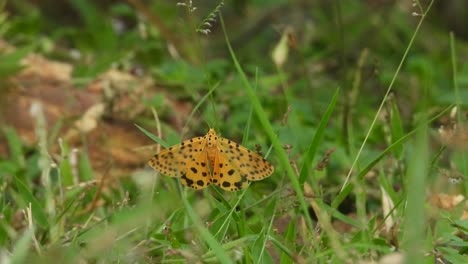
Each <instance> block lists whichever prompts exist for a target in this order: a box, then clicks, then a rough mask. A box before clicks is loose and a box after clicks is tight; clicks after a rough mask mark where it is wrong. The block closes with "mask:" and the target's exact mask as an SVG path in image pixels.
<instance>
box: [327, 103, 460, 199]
mask: <svg viewBox="0 0 468 264" xmlns="http://www.w3.org/2000/svg"><path fill="white" fill-rule="evenodd" d="M453 106H454V105H450V106H448V107H447V108H445V109H444V110H443V111H441V112H440V113H439V114H438V115H436V116H434V117H433V118H431V119H430V120H428V121H427V124H430V123H432V122H433V121H434V120H436V119H438V118H439V117H441V116H442V115H444V114H445V113H446V112H448V111H449V110H450V109H452V108H453ZM427 124H426V125H427ZM420 128H421V127H416V128H415V129H413V130H412V131H410V132H408V134H406V135H404V136H402V137H401V138H399V139H398V140H397V141H395V142H393V144H391V145H390V146H388V147H387V148H386V149H385V150H384V151H382V153H380V154H379V155H378V156H377V157H376V158H375V159H374V160H372V161H371V162H369V164H367V166H366V167H364V169H362V170H361V171H360V172H359V174H358V175H357V180H358V181H361V180H362V179H364V176H366V174H367V173H368V172H369V171H370V170H372V168H374V166H375V165H376V164H377V163H378V162H379V161H380V160H382V159H383V158H384V157H385V156H386V155H387V154H389V153H390V152H392V151H393V150H394V149H395V148H396V147H398V146H399V145H400V144H403V143H404V142H405V141H407V140H408V139H410V138H411V137H412V136H413V135H414V134H415V133H416V132H417V131H418V130H419V129H420ZM353 188H354V185H353V184H352V183H350V184H347V185H346V186H345V188H344V189H343V190H342V191H341V192H340V193H339V194H338V195H337V196H336V198H335V199H334V200H333V202H332V207H333V208H338V206H339V205H340V204H341V202H342V201H343V200H344V199H345V198H346V197H347V196H348V194H349V193H350V192H351V191H352V190H353Z"/></svg>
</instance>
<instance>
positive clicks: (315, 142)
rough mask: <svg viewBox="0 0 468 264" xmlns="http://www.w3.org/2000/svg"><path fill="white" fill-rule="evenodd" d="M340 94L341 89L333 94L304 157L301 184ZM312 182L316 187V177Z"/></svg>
mask: <svg viewBox="0 0 468 264" xmlns="http://www.w3.org/2000/svg"><path fill="white" fill-rule="evenodd" d="M338 94H339V89H337V90H336V91H335V94H334V95H333V97H332V99H331V101H330V104H329V105H328V108H327V111H326V112H325V115H324V116H323V117H322V120H320V123H319V125H318V129H317V132H316V133H315V135H314V137H313V138H312V141H311V142H310V145H309V149H308V150H307V153H306V155H305V157H304V160H303V163H302V168H301V172H300V174H299V175H300V176H299V183H300V184H301V185H302V184H304V182H305V180H306V178H307V176H309V169H310V165H311V163H312V162H313V161H314V157H315V154H317V150H318V147H319V144H320V142H321V141H322V139H323V135H324V133H325V128H326V127H327V124H328V121H329V120H330V117H331V114H332V112H333V109H335V105H336V100H337V99H338ZM311 182H312V183H313V187H316V185H315V182H316V179H312V181H311ZM314 190H315V191H316V190H317V188H314Z"/></svg>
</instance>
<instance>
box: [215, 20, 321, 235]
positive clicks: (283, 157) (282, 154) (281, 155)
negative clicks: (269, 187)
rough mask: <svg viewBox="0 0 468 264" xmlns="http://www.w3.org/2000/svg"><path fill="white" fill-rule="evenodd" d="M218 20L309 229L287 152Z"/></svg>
mask: <svg viewBox="0 0 468 264" xmlns="http://www.w3.org/2000/svg"><path fill="white" fill-rule="evenodd" d="M220 22H221V26H222V28H223V32H224V37H225V40H226V44H227V46H228V49H229V53H230V55H231V58H232V60H233V62H234V65H235V67H236V69H237V72H238V73H239V75H240V77H241V79H242V83H243V84H244V88H245V91H246V92H247V96H248V97H249V99H250V102H251V103H252V106H253V108H254V112H255V114H256V115H257V118H258V120H259V121H260V124H261V126H262V127H263V129H264V131H265V132H266V134H267V135H268V137H269V138H270V140H271V142H272V144H273V147H274V148H275V150H276V153H277V155H278V159H279V161H280V163H281V166H282V167H283V168H285V169H286V174H287V175H288V177H289V179H290V180H291V184H292V186H293V188H294V190H295V191H296V195H297V198H298V200H299V203H300V205H301V210H302V212H303V214H304V216H305V220H306V222H307V226H308V227H309V230H313V224H312V220H311V219H310V215H309V211H308V205H307V203H306V202H305V199H304V194H303V192H302V189H301V186H300V184H299V181H298V179H297V177H296V175H295V173H294V170H293V168H292V167H291V164H290V163H289V158H288V154H287V153H286V151H285V150H284V148H283V146H282V144H281V142H280V141H279V139H278V137H277V136H276V134H275V131H274V130H273V127H272V125H271V124H270V122H269V120H268V117H267V115H266V113H265V110H264V109H263V107H262V105H261V104H260V100H259V99H258V98H257V96H256V95H255V93H254V90H253V89H252V87H251V85H250V82H249V80H248V79H247V76H246V75H245V73H244V70H243V69H242V67H241V66H240V64H239V61H238V60H237V58H236V55H235V53H234V51H233V49H232V47H231V44H230V42H229V39H228V36H227V33H226V28H225V26H224V21H223V18H222V16H221V14H220Z"/></svg>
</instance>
